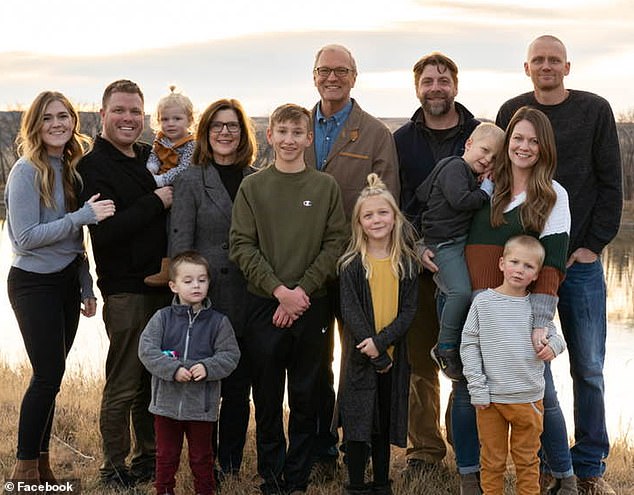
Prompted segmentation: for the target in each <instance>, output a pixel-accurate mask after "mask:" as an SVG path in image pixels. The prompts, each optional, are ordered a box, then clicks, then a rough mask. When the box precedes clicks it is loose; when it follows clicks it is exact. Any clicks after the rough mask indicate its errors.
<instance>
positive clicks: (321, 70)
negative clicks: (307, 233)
mask: <svg viewBox="0 0 634 495" xmlns="http://www.w3.org/2000/svg"><path fill="white" fill-rule="evenodd" d="M313 72H314V73H315V74H317V75H318V76H319V77H328V76H329V75H330V73H331V72H334V73H335V76H337V77H345V76H347V75H348V74H349V73H350V72H352V69H348V68H347V67H335V68H334V69H331V68H330V67H315V68H314V69H313Z"/></svg>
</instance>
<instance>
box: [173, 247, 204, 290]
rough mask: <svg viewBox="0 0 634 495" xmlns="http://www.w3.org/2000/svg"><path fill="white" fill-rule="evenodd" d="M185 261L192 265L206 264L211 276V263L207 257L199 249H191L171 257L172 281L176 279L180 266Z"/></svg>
mask: <svg viewBox="0 0 634 495" xmlns="http://www.w3.org/2000/svg"><path fill="white" fill-rule="evenodd" d="M183 263H191V264H192V265H199V266H204V267H205V270H207V275H208V276H209V275H210V274H209V263H208V262H207V260H206V259H205V257H204V256H203V255H202V254H200V253H199V252H198V251H194V250H190V251H183V252H182V253H178V254H177V255H175V256H173V257H172V259H170V266H169V277H170V280H171V281H172V282H174V281H175V280H176V275H178V267H179V266H181V265H182V264H183Z"/></svg>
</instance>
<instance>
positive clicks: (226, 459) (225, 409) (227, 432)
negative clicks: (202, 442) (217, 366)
mask: <svg viewBox="0 0 634 495" xmlns="http://www.w3.org/2000/svg"><path fill="white" fill-rule="evenodd" d="M237 341H238V347H240V361H239V362H238V367H237V368H236V369H235V370H233V372H232V373H231V374H230V375H229V376H228V377H227V378H225V379H223V380H222V387H221V395H222V402H221V403H220V416H219V418H218V424H217V425H216V431H215V432H214V436H213V450H214V452H216V453H217V454H216V458H217V459H218V464H219V465H220V469H221V470H222V472H223V473H224V474H237V473H239V472H240V466H241V465H242V453H243V450H244V444H245V441H246V436H247V429H248V426H249V416H250V415H251V409H250V407H249V395H250V392H251V371H250V368H249V358H248V355H247V354H246V351H245V346H244V339H243V338H241V337H237Z"/></svg>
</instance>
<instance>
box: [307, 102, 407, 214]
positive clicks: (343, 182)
mask: <svg viewBox="0 0 634 495" xmlns="http://www.w3.org/2000/svg"><path fill="white" fill-rule="evenodd" d="M317 105H319V103H318V104H317ZM317 105H315V107H314V108H313V111H312V115H313V121H314V119H315V115H316V112H317ZM305 160H306V164H307V165H308V166H310V167H315V162H316V158H315V147H314V145H313V146H311V147H310V148H308V149H307V150H306V154H305ZM323 171H324V172H327V173H329V174H330V175H332V176H333V177H334V178H335V180H336V181H337V183H338V184H339V187H340V188H341V194H342V198H343V209H344V211H345V213H346V219H347V220H348V221H349V220H350V217H351V216H352V209H353V208H354V204H355V202H356V201H357V197H358V196H359V193H360V192H361V190H362V189H363V188H364V187H365V186H366V185H367V182H366V177H367V176H368V174H369V173H371V172H375V173H376V174H378V176H379V177H381V179H382V180H383V182H385V185H386V186H387V188H388V189H389V190H390V192H391V193H392V194H393V195H394V198H395V199H396V203H397V204H398V201H399V191H400V185H399V175H398V156H397V154H396V145H395V144H394V139H393V138H392V133H391V132H390V130H389V129H388V127H387V126H386V125H385V124H384V123H383V122H381V121H380V120H379V119H377V118H375V117H373V116H372V115H370V114H369V113H366V112H364V111H363V110H362V109H361V107H360V106H359V104H358V103H357V102H356V101H355V100H354V99H353V100H352V110H351V111H350V115H349V116H348V119H347V120H346V123H345V124H344V128H343V129H342V130H341V132H340V133H339V136H338V137H337V141H335V143H334V145H333V147H332V150H331V151H330V154H329V155H328V158H327V160H326V165H325V166H324V168H323Z"/></svg>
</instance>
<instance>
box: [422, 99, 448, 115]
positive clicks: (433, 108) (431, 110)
mask: <svg viewBox="0 0 634 495" xmlns="http://www.w3.org/2000/svg"><path fill="white" fill-rule="evenodd" d="M421 106H422V107H423V110H424V111H425V113H428V114H429V115H433V116H434V117H438V116H439V115H445V114H447V113H449V111H450V110H451V107H452V106H453V99H452V98H444V99H442V100H440V101H438V100H435V101H433V102H431V101H429V100H427V98H425V97H423V98H421Z"/></svg>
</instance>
